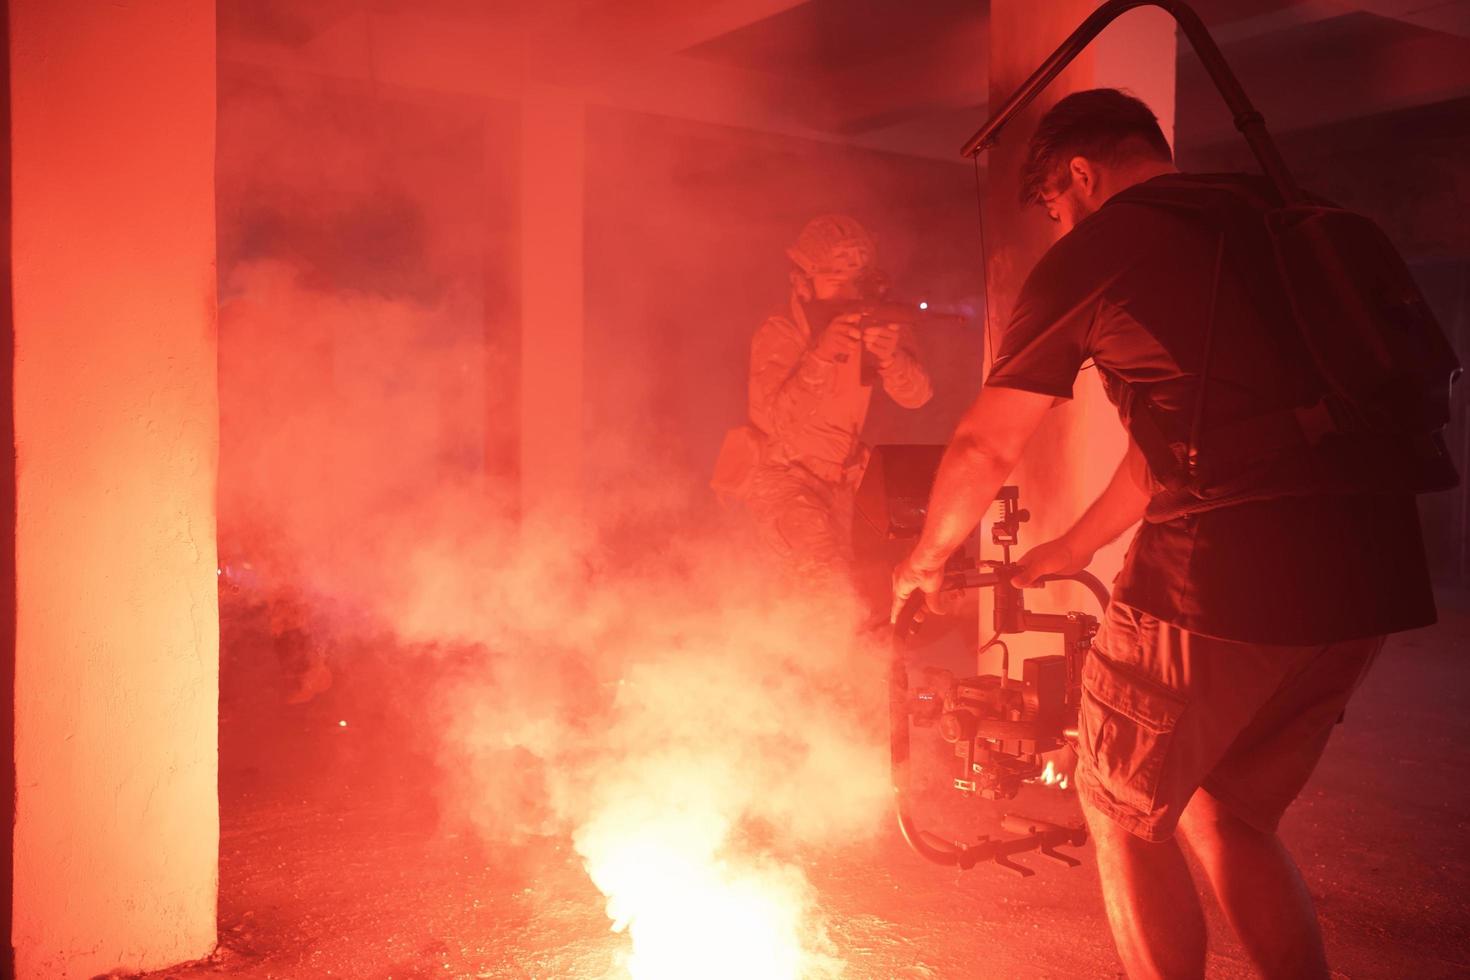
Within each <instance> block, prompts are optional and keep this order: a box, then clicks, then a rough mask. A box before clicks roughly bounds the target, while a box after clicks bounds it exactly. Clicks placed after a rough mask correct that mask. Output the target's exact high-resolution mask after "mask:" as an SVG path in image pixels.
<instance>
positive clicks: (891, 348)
mask: <svg viewBox="0 0 1470 980" xmlns="http://www.w3.org/2000/svg"><path fill="white" fill-rule="evenodd" d="M863 346H864V347H866V348H867V349H868V351H869V353H871V354H872V355H873V357H874V359H876V360H877V362H878V366H879V367H880V368H886V367H888V365H890V364H892V363H893V358H894V357H895V356H897V354H898V324H896V323H877V324H873V325H872V326H869V327H865V328H863Z"/></svg>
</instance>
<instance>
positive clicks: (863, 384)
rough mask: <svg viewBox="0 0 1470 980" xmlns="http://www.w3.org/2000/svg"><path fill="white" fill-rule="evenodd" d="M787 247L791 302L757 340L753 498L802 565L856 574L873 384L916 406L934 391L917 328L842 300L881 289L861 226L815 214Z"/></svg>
mask: <svg viewBox="0 0 1470 980" xmlns="http://www.w3.org/2000/svg"><path fill="white" fill-rule="evenodd" d="M786 254H787V255H788V256H790V258H791V261H792V263H793V267H792V269H791V299H790V306H789V309H790V312H789V314H776V315H774V316H772V317H770V318H769V319H767V320H766V322H765V323H763V324H762V325H761V327H760V329H759V330H758V331H757V332H756V335H755V339H754V341H753V342H752V344H751V356H750V421H751V423H752V428H750V429H747V432H748V433H749V435H750V438H751V443H752V446H751V449H752V453H753V454H754V455H756V457H757V462H756V464H755V468H754V472H753V474H752V475H751V478H750V480H749V485H748V490H747V493H746V504H747V507H748V508H749V511H750V513H751V515H752V517H753V518H754V520H755V523H756V525H757V528H758V529H759V533H760V536H761V539H762V541H763V542H764V543H765V544H766V546H768V547H769V548H770V549H771V550H772V551H774V552H775V553H776V554H777V555H778V556H779V557H780V558H781V559H782V560H783V561H784V562H785V563H786V564H787V566H788V568H789V569H790V570H791V571H793V572H795V573H798V574H803V575H810V574H813V573H815V574H817V575H819V576H825V575H830V576H833V577H835V578H836V579H837V580H839V581H850V580H851V573H852V561H853V556H852V535H851V531H852V508H853V496H854V494H855V492H856V489H857V485H858V482H859V481H860V480H861V479H862V473H863V468H864V466H865V465H866V463H867V457H868V448H867V447H866V446H864V445H863V443H862V442H861V439H860V436H861V434H862V429H863V423H864V421H865V420H866V419H867V415H868V405H869V402H870V401H871V399H872V395H873V388H874V387H877V386H881V387H882V389H883V390H884V391H885V392H886V393H887V394H888V397H890V398H892V399H893V400H894V401H895V402H896V403H898V404H899V405H901V406H903V407H904V408H911V409H912V408H919V407H920V406H922V405H923V404H925V403H926V402H927V401H928V400H929V398H930V396H931V395H932V394H933V389H932V387H931V385H930V382H929V375H928V374H927V373H926V372H925V370H924V368H923V365H921V364H920V363H919V359H918V356H917V354H916V352H915V349H914V346H913V340H912V337H911V335H910V332H909V331H908V330H907V329H905V328H901V327H900V326H898V325H897V324H891V323H872V322H867V321H865V320H864V319H863V316H862V314H861V313H858V312H850V311H849V312H844V311H842V310H841V307H840V301H844V300H847V301H856V300H860V299H862V298H864V295H865V293H866V294H868V295H871V294H873V293H874V292H878V291H881V290H880V289H879V288H877V287H876V286H875V283H876V281H877V280H878V279H879V278H880V274H879V273H878V271H877V268H876V266H875V264H874V262H875V258H876V253H875V249H874V245H873V239H872V237H871V236H870V235H869V234H868V232H867V231H866V230H865V229H864V228H863V226H862V225H861V224H859V223H858V222H857V221H856V220H854V219H852V218H850V217H846V216H844V215H823V216H820V217H817V218H813V219H812V220H811V221H810V222H808V223H807V225H806V227H805V228H804V229H802V232H801V234H800V236H798V238H797V240H796V244H795V245H793V246H792V247H791V248H789V249H787V250H786ZM834 307H835V309H834ZM834 314H835V315H834ZM865 360H866V361H867V362H868V364H869V367H868V370H866V371H865V370H864V366H863V365H864V361H865Z"/></svg>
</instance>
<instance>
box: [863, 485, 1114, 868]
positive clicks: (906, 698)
mask: <svg viewBox="0 0 1470 980" xmlns="http://www.w3.org/2000/svg"><path fill="white" fill-rule="evenodd" d="M1019 498H1020V493H1019V491H1018V490H1017V488H1016V487H1013V486H1008V487H1002V488H1001V491H1000V494H999V496H998V497H997V504H998V506H999V507H1000V516H999V519H998V520H997V521H996V522H995V523H994V524H993V525H992V526H991V540H992V541H993V542H994V543H995V544H997V545H999V546H1000V548H1001V552H1002V559H1001V560H1000V561H998V562H997V561H989V562H981V563H978V564H973V565H971V566H969V567H962V568H958V569H955V570H952V571H951V572H949V573H948V574H947V575H946V576H945V581H944V591H952V590H962V589H975V588H991V589H994V590H995V616H994V629H995V636H994V637H993V638H992V640H991V644H995V645H999V646H1001V648H1002V649H1003V650H1004V651H1005V658H1004V659H1003V661H1002V666H1001V670H1000V673H999V674H989V675H984V676H978V677H966V678H955V677H953V676H952V675H951V674H949V672H948V671H938V672H934V677H935V678H937V679H938V683H936V684H935V685H934V686H933V687H930V688H925V689H921V690H919V691H916V692H913V693H912V694H911V692H910V690H909V656H908V653H909V642H908V641H909V639H910V638H911V637H912V636H913V634H914V633H915V631H916V630H917V628H918V626H919V624H920V623H921V622H922V621H923V619H924V616H925V596H924V595H923V593H915V594H914V595H913V596H910V597H909V601H908V602H907V604H905V606H904V608H903V611H902V612H901V613H900V614H899V616H898V619H897V621H896V622H895V623H894V628H893V661H892V668H891V670H890V673H889V688H888V698H889V700H888V706H889V714H888V718H889V749H890V759H891V767H892V776H893V791H894V799H895V803H896V805H897V810H898V826H899V829H900V831H902V833H903V836H904V839H905V840H907V841H908V843H909V845H910V846H911V847H913V849H914V850H915V851H917V852H918V853H919V854H920V855H921V856H923V857H924V858H926V859H928V860H930V861H933V862H935V863H937V864H945V865H951V866H955V867H959V868H971V867H974V866H975V865H976V864H978V863H980V862H982V861H994V862H996V863H997V864H999V865H1001V866H1002V867H1005V868H1007V869H1009V870H1012V871H1015V872H1017V873H1019V874H1022V875H1029V874H1031V873H1032V871H1031V870H1030V869H1029V868H1026V867H1023V866H1022V865H1019V864H1016V863H1015V862H1013V861H1011V860H1010V857H1011V856H1012V855H1014V854H1018V853H1021V852H1023V851H1030V850H1036V851H1040V852H1041V853H1042V854H1044V855H1046V856H1048V857H1051V858H1054V859H1056V860H1058V861H1061V862H1062V863H1064V864H1068V865H1075V864H1077V861H1076V859H1074V858H1071V857H1068V856H1066V855H1064V854H1061V853H1060V852H1058V851H1057V850H1056V848H1057V846H1058V845H1063V844H1070V845H1073V846H1079V845H1081V844H1083V843H1085V842H1086V840H1087V832H1086V830H1084V829H1083V828H1081V827H1071V826H1065V825H1061V824H1054V823H1049V822H1046V821H1040V820H1033V819H1030V818H1023V817H1017V816H1014V815H1007V816H1006V817H1005V818H1004V819H1003V820H1002V826H1003V827H1004V828H1005V829H1006V830H1008V831H1011V832H1013V833H1017V834H1019V835H1020V836H1018V837H1014V838H1009V839H1004V840H992V839H989V838H982V839H981V840H980V841H979V842H977V843H974V844H962V843H958V842H955V841H949V840H945V839H943V838H941V837H938V836H936V835H934V834H932V833H929V832H928V831H925V830H922V829H920V828H919V826H918V824H917V823H916V822H915V820H914V818H913V816H912V814H911V813H910V812H909V809H908V799H909V725H910V721H912V722H913V723H914V724H916V725H919V726H935V725H937V727H938V729H939V734H940V736H941V737H942V738H943V739H944V740H945V741H946V742H949V743H951V744H952V745H954V746H955V754H956V755H957V756H958V757H959V759H960V773H959V776H958V778H956V779H955V780H954V787H955V789H957V790H959V791H960V792H961V793H963V794H965V795H967V796H972V795H978V796H981V797H984V798H987V799H1011V798H1013V797H1014V796H1015V795H1016V794H1017V793H1018V792H1019V790H1020V787H1021V784H1022V783H1024V782H1028V781H1033V780H1036V779H1038V778H1040V777H1041V776H1042V774H1043V772H1044V771H1045V766H1044V763H1045V760H1044V759H1043V756H1044V755H1046V754H1047V753H1050V752H1054V751H1056V750H1058V749H1062V748H1064V747H1065V746H1066V745H1067V744H1068V742H1069V741H1072V740H1075V738H1076V721H1077V709H1078V705H1079V704H1080V701H1081V677H1082V663H1083V660H1084V658H1085V657H1086V656H1087V651H1088V649H1089V647H1090V646H1091V644H1092V637H1093V635H1094V634H1095V633H1096V632H1097V619H1096V618H1095V617H1092V616H1088V615H1084V614H1082V613H1078V612H1068V613H1064V614H1057V613H1036V612H1032V611H1030V610H1028V609H1027V608H1026V603H1025V597H1024V595H1023V593H1022V590H1021V588H1020V587H1018V586H1016V585H1014V584H1013V582H1012V579H1013V577H1014V574H1015V571H1016V566H1015V565H1014V564H1012V562H1011V553H1010V549H1011V547H1012V546H1014V545H1015V544H1017V542H1018V537H1019V532H1020V526H1021V524H1022V523H1024V522H1025V521H1026V520H1028V519H1029V518H1030V514H1029V513H1028V512H1027V511H1024V510H1021V509H1020V507H1019ZM1056 581H1072V582H1078V583H1080V584H1082V585H1084V586H1085V587H1087V588H1088V589H1089V590H1090V591H1091V592H1092V594H1093V596H1094V597H1096V599H1097V601H1098V603H1099V604H1100V605H1101V606H1103V607H1104V608H1106V606H1107V602H1108V592H1107V589H1105V588H1104V587H1103V584H1102V583H1101V582H1099V581H1098V580H1097V578H1096V577H1095V576H1093V575H1090V574H1088V573H1087V572H1078V573H1076V574H1074V575H1055V576H1052V575H1048V576H1043V577H1042V578H1041V579H1040V580H1038V582H1037V583H1036V584H1037V585H1038V586H1040V585H1045V584H1046V583H1047V582H1056ZM1028 632H1042V633H1058V634H1060V635H1061V637H1062V648H1063V652H1062V653H1061V654H1060V655H1058V656H1046V657H1032V658H1030V659H1027V660H1025V661H1024V662H1023V663H1022V676H1021V679H1020V680H1019V681H1017V680H1015V679H1013V678H1011V677H1010V676H1009V669H1010V665H1009V651H1008V650H1007V649H1006V648H1005V646H1004V641H1002V640H1001V639H1000V637H1002V636H1004V635H1008V634H1015V633H1028ZM989 645H990V644H987V646H989Z"/></svg>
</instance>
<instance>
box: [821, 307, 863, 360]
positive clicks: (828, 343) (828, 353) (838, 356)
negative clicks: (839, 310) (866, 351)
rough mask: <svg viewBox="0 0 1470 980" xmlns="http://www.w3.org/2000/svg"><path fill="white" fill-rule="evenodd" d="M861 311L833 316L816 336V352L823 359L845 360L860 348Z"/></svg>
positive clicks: (861, 337) (861, 340) (861, 334)
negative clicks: (819, 334)
mask: <svg viewBox="0 0 1470 980" xmlns="http://www.w3.org/2000/svg"><path fill="white" fill-rule="evenodd" d="M862 318H863V315H862V314H861V313H849V314H847V315H845V316H839V317H837V318H835V319H834V320H833V321H832V322H831V323H829V324H827V329H825V330H823V331H822V335H821V336H820V337H819V338H817V350H816V354H817V356H818V357H820V358H821V359H822V360H824V361H846V360H847V359H848V358H850V357H852V355H854V354H856V353H858V351H860V350H862V346H863V332H862V329H861V328H860V327H859V326H858V323H859V322H861V321H862Z"/></svg>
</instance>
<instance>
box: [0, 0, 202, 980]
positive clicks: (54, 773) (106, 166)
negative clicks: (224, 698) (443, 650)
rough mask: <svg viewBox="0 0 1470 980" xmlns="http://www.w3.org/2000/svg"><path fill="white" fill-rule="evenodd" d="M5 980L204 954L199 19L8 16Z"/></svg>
mask: <svg viewBox="0 0 1470 980" xmlns="http://www.w3.org/2000/svg"><path fill="white" fill-rule="evenodd" d="M9 15H10V58H11V100H12V106H11V113H12V127H13V128H12V143H11V168H12V174H13V184H12V188H13V202H14V213H13V237H12V248H13V265H12V272H13V284H14V322H15V360H14V420H15V450H16V457H17V476H16V491H17V504H16V583H17V584H16V606H17V612H16V647H17V652H16V670H15V708H16V736H15V766H16V777H17V784H18V794H17V800H16V821H15V828H14V862H15V870H14V882H13V898H14V908H15V918H14V922H13V939H14V944H15V956H16V972H17V974H18V975H19V976H21V977H44V978H48V980H51V978H65V977H91V976H95V975H97V974H99V973H104V972H108V971H112V970H124V971H136V970H143V969H148V968H153V967H161V966H164V965H167V964H169V963H173V962H177V961H179V960H186V959H191V958H195V957H199V956H203V955H205V954H207V953H208V952H209V951H210V950H211V948H212V947H213V945H214V939H215V890H216V858H217V854H218V841H219V836H218V819H217V805H216V788H215V777H216V752H215V745H216V741H215V739H216V701H217V690H218V689H217V669H216V668H217V626H218V623H217V616H216V597H215V546H214V537H215V509H214V492H215V466H216V450H217V424H216V420H217V407H216V400H215V314H214V186H213V164H214V159H213V152H214V114H215V107H214V70H215V68H214V15H213V7H212V5H211V4H201V3H197V2H194V0H157V2H153V3H148V4H127V5H120V4H115V3H106V2H102V0H14V2H12V3H10V4H9Z"/></svg>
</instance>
